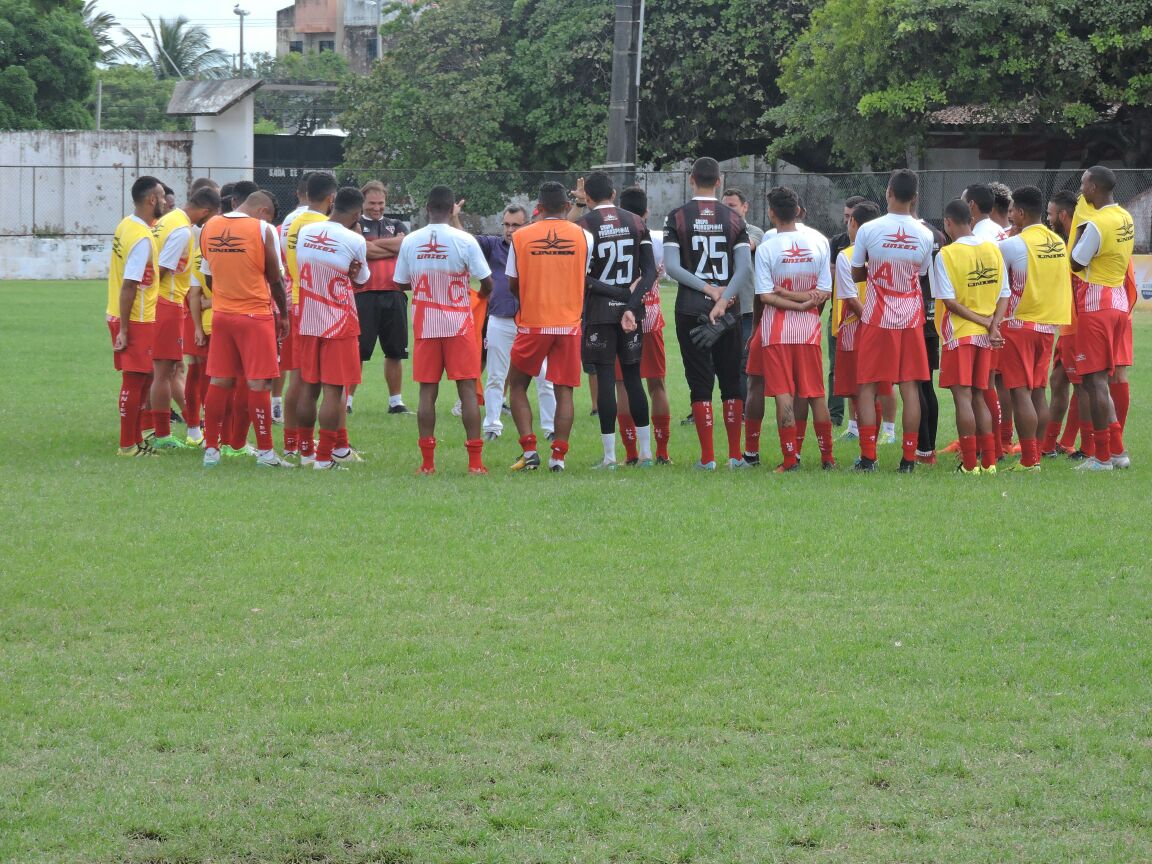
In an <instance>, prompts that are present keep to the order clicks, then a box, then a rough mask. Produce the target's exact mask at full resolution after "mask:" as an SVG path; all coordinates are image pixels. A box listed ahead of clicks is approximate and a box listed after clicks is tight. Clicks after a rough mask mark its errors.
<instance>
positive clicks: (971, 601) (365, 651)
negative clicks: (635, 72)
mask: <svg viewBox="0 0 1152 864" xmlns="http://www.w3.org/2000/svg"><path fill="white" fill-rule="evenodd" d="M672 293H673V292H668V299H669V300H671V294H672ZM104 298H105V288H104V286H103V284H102V283H96V282H63V283H12V282H10V283H0V300H2V302H3V304H4V308H5V313H4V315H3V316H0V372H2V380H3V382H4V383H3V391H2V393H3V396H2V397H0V429H2V430H3V433H4V434H3V447H0V477H2V478H3V481H4V482H3V496H2V498H0V520H2V525H3V531H2V533H0V587H2V590H0V861H4V862H131V864H145V862H148V864H176V862H200V861H214V862H285V864H286V862H305V861H316V862H392V864H408V862H411V864H424V862H562V861H572V862H601V861H615V862H833V861H835V862H881V861H883V862H897V861H900V862H965V864H969V862H1003V861H1012V862H1037V864H1039V862H1044V864H1051V862H1063V861H1067V862H1073V861H1076V862H1079V861H1092V862H1125V864H1127V862H1135V861H1149V860H1152V815H1150V814H1152V715H1150V714H1149V706H1150V705H1152V619H1150V612H1149V610H1150V609H1152V579H1150V577H1152V565H1150V564H1149V559H1150V555H1149V552H1148V549H1147V539H1146V533H1147V532H1146V530H1145V528H1146V524H1147V521H1148V516H1149V512H1150V509H1149V502H1150V500H1152V481H1150V480H1149V479H1148V478H1149V476H1152V475H1150V472H1152V434H1150V433H1149V429H1150V427H1152V400H1150V399H1149V395H1148V394H1149V393H1150V392H1152V376H1150V375H1149V374H1148V373H1147V371H1146V369H1147V366H1146V365H1137V367H1136V368H1135V369H1134V370H1133V376H1132V390H1133V393H1134V398H1133V402H1132V410H1131V415H1130V418H1129V422H1128V430H1127V433H1126V435H1125V438H1126V442H1127V444H1128V450H1129V452H1130V453H1131V454H1132V461H1133V466H1134V467H1133V468H1132V470H1130V471H1126V472H1125V471H1115V472H1111V473H1106V474H1089V475H1087V476H1084V475H1083V473H1077V472H1073V471H1072V470H1070V466H1069V465H1068V463H1067V462H1066V461H1065V460H1059V461H1058V462H1056V463H1054V462H1052V461H1050V460H1045V461H1044V467H1043V471H1042V472H1041V473H1040V474H1038V475H1035V474H1032V475H1022V476H1021V475H1010V474H1001V475H998V476H996V477H976V478H965V477H960V476H957V475H955V474H954V473H953V472H952V471H951V468H952V462H951V459H949V458H942V459H941V463H940V465H939V466H937V467H936V468H935V469H927V470H925V469H923V468H921V469H920V470H918V471H917V472H916V474H914V475H912V476H898V475H897V474H896V473H895V468H896V463H897V462H898V460H899V454H898V449H899V448H898V447H884V448H881V454H880V462H881V472H880V473H879V474H876V475H864V476H860V475H854V474H853V473H852V472H851V471H848V470H846V469H845V468H842V469H841V470H840V471H838V472H835V473H834V474H828V473H824V472H821V471H820V470H818V464H816V463H817V462H818V460H817V458H816V448H815V440H814V438H813V437H812V436H811V435H810V437H809V440H808V442H807V444H806V448H805V454H804V463H805V464H804V469H803V470H802V471H801V472H799V473H798V474H791V475H785V476H778V475H775V474H773V473H772V472H771V471H770V470H766V468H761V469H759V470H756V471H747V472H741V473H729V472H727V471H718V472H716V473H715V474H701V473H697V472H694V471H692V470H691V469H690V466H691V464H692V462H693V461H694V459H695V458H696V453H697V444H696V439H695V432H694V431H693V430H692V429H691V428H690V427H682V426H679V425H677V424H676V419H678V418H679V417H682V416H684V414H685V413H687V410H688V403H687V395H686V388H685V385H684V381H683V377H682V370H681V366H680V362H679V357H678V355H677V352H676V345H675V339H674V338H668V339H667V343H668V351H669V363H668V367H669V378H668V383H669V390H670V395H671V398H672V407H673V412H672V413H673V417H674V421H673V422H674V425H673V429H672V456H673V458H674V459H675V460H676V464H675V465H674V466H672V467H670V468H661V469H652V470H649V471H639V470H620V471H617V472H615V473H601V472H593V471H591V470H588V466H590V465H591V464H592V463H593V462H595V461H596V460H597V458H598V457H599V455H600V448H599V437H598V436H599V428H598V426H597V424H596V421H595V419H594V418H590V417H589V416H588V399H589V396H588V388H587V387H586V386H585V387H583V388H581V390H580V391H578V393H577V418H576V428H575V431H574V436H573V443H572V451H571V454H570V457H569V466H570V468H569V472H568V473H567V474H565V475H562V476H556V475H551V474H549V473H547V472H537V473H535V474H532V475H529V476H519V475H509V474H508V472H507V471H506V466H507V465H508V464H510V463H511V462H512V461H513V459H515V457H516V456H517V455H518V453H519V448H518V446H517V443H516V439H515V434H514V428H513V427H512V426H511V424H510V423H508V424H507V425H506V431H505V435H504V437H503V438H502V439H501V440H500V441H499V442H497V443H496V444H494V445H491V446H488V447H486V448H485V460H486V462H487V464H488V465H489V468H490V469H491V470H492V475H491V476H489V477H469V476H467V475H466V473H465V468H466V459H465V453H464V448H463V434H462V430H461V428H460V422H459V420H458V419H456V418H453V417H451V416H450V414H449V409H450V408H451V398H450V396H451V389H452V388H450V387H448V386H444V387H442V388H441V401H440V416H439V425H438V428H437V435H438V437H439V438H440V439H441V440H442V442H443V443H442V444H441V446H440V448H439V451H438V467H439V471H440V473H439V474H438V475H437V476H435V477H432V478H417V477H416V476H414V471H415V468H416V467H417V465H418V463H419V454H418V450H417V446H416V424H415V418H414V417H396V416H388V415H386V413H385V410H386V394H385V388H384V385H383V376H382V373H381V371H380V368H379V366H378V365H374V366H373V367H371V368H370V369H369V370H367V371H368V375H367V376H366V383H365V385H364V386H363V388H362V389H361V391H360V393H359V394H358V395H357V397H356V410H355V413H354V414H353V416H352V417H351V419H350V431H351V437H352V441H353V443H354V444H355V445H356V446H357V447H359V448H360V449H361V450H363V451H364V452H365V454H366V457H367V458H368V460H369V461H368V462H367V463H366V464H364V465H357V466H353V470H350V471H348V472H343V473H335V472H311V471H300V470H297V471H264V472H261V471H257V469H256V468H255V466H254V465H252V464H251V462H249V461H247V460H237V461H228V462H225V463H224V464H223V465H222V466H221V467H220V468H219V469H217V470H215V471H211V472H206V471H204V470H203V469H202V468H201V467H200V464H199V462H200V460H199V455H198V453H197V452H193V451H184V452H177V453H174V454H171V455H166V456H164V457H163V458H158V459H134V460H128V459H118V458H116V456H115V451H116V444H117V418H116V398H117V393H118V387H119V383H118V382H119V379H118V376H117V375H116V374H115V373H114V372H113V370H112V361H111V356H110V346H109V339H108V333H107V329H106V327H105V325H104V321H103V318H102V315H103V306H104ZM669 320H671V319H670V318H669ZM671 333H672V331H671V330H669V331H668V335H669V336H670V337H671ZM1150 355H1152V316H1148V315H1143V314H1142V315H1138V316H1137V322H1136V357H1137V363H1138V364H1141V363H1143V362H1144V358H1146V357H1148V356H1150ZM405 371H406V373H410V368H409V367H408V366H406V367H405ZM405 393H406V400H407V401H408V403H409V404H410V405H412V404H415V396H416V392H415V387H414V385H412V384H411V383H410V382H406V384H405ZM940 402H941V421H940V445H941V446H943V445H944V444H946V443H947V442H948V441H949V440H951V439H952V438H953V437H954V431H955V428H954V425H953V423H952V411H951V397H950V396H949V394H948V393H947V392H946V391H941V392H940ZM770 418H771V408H769V420H768V421H766V422H765V427H764V437H763V441H764V443H763V452H764V455H765V464H766V466H767V465H768V464H769V462H771V463H772V464H775V461H776V458H777V456H778V449H777V446H776V435H775V429H774V427H773V426H772V425H770ZM181 428H182V427H181ZM723 435H724V431H723V428H722V425H720V424H718V428H717V429H716V437H717V442H718V444H719V442H720V441H721V440H722V439H723ZM279 438H280V436H279V430H278V431H277V446H279V444H280V440H279ZM720 452H721V453H723V452H724V451H723V449H721V450H720ZM855 455H856V447H855V444H854V443H843V442H838V443H837V457H838V459H839V461H840V462H841V465H842V466H847V465H850V464H851V460H852V458H853V457H854V456H855Z"/></svg>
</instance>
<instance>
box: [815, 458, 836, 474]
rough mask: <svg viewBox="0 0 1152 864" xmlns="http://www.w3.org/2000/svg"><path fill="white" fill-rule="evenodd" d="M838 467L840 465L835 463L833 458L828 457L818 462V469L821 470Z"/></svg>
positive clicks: (832, 469)
mask: <svg viewBox="0 0 1152 864" xmlns="http://www.w3.org/2000/svg"><path fill="white" fill-rule="evenodd" d="M839 467H840V466H839V465H837V464H836V460H835V459H829V460H828V461H827V462H821V463H820V470H821V471H835V470H836V469H837V468H839Z"/></svg>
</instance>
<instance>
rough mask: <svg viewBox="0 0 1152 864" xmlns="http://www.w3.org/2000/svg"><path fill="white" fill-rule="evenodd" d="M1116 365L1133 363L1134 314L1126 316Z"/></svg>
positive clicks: (1117, 348) (1117, 351)
mask: <svg viewBox="0 0 1152 864" xmlns="http://www.w3.org/2000/svg"><path fill="white" fill-rule="evenodd" d="M1116 365H1117V366H1131V365H1132V316H1131V315H1125V316H1124V332H1123V333H1122V334H1121V335H1120V344H1119V345H1117V346H1116Z"/></svg>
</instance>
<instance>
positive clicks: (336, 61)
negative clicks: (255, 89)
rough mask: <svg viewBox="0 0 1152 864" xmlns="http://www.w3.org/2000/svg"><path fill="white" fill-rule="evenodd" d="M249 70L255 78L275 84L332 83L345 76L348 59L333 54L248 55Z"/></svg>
mask: <svg viewBox="0 0 1152 864" xmlns="http://www.w3.org/2000/svg"><path fill="white" fill-rule="evenodd" d="M252 70H253V72H254V73H255V76H256V77H257V78H263V79H265V80H266V81H277V82H288V81H299V82H311V81H326V82H336V81H342V80H344V78H346V77H347V76H348V75H349V68H348V59H347V58H346V57H345V56H344V55H343V54H337V53H336V52H335V51H320V52H317V53H312V54H301V53H298V52H291V53H288V54H285V55H284V56H283V57H273V56H272V55H271V54H268V53H266V52H257V53H256V54H253V55H252Z"/></svg>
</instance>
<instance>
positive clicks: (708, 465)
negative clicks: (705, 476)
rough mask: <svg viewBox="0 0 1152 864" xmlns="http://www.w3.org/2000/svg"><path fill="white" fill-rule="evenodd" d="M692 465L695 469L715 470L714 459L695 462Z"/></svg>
mask: <svg viewBox="0 0 1152 864" xmlns="http://www.w3.org/2000/svg"><path fill="white" fill-rule="evenodd" d="M692 467H693V468H695V469H696V470H697V471H715V470H716V462H715V461H712V462H697V463H696V464H695V465H693V466H692Z"/></svg>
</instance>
